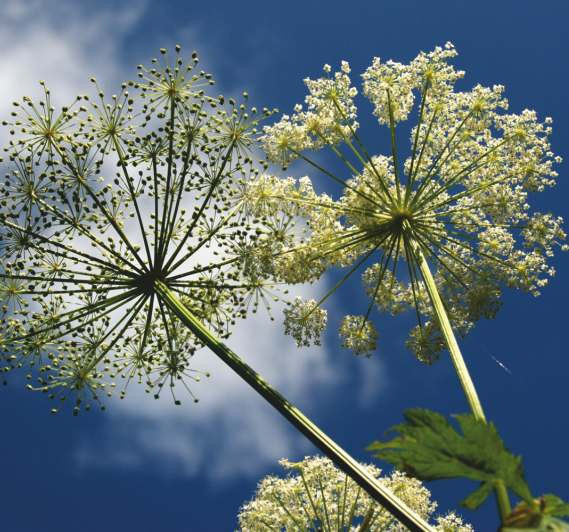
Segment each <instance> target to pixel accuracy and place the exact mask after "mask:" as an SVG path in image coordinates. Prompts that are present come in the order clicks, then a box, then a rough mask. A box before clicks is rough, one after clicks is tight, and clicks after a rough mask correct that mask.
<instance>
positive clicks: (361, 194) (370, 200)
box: [289, 148, 382, 208]
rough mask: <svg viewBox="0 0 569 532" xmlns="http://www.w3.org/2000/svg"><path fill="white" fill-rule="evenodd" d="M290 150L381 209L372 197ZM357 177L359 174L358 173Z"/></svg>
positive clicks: (297, 152) (294, 151)
mask: <svg viewBox="0 0 569 532" xmlns="http://www.w3.org/2000/svg"><path fill="white" fill-rule="evenodd" d="M289 150H290V151H291V152H292V153H294V154H295V155H296V156H298V157H300V158H301V159H303V160H304V161H306V162H307V163H308V164H310V165H311V166H314V168H316V169H317V170H320V171H321V172H322V173H323V174H324V175H327V176H328V177H330V178H331V179H332V180H333V181H336V183H339V184H340V185H342V186H344V187H346V188H348V189H350V190H351V191H352V192H353V193H354V194H357V195H358V196H360V197H361V198H364V199H365V200H367V201H369V202H371V203H373V204H374V205H376V206H377V207H379V208H381V207H382V205H380V204H379V203H377V202H376V201H375V200H374V199H373V198H372V197H371V196H368V195H367V194H364V193H363V192H362V191H361V190H358V189H357V188H356V187H353V186H352V185H350V184H349V183H347V182H346V181H344V180H343V179H340V178H339V177H337V176H335V175H334V174H333V173H332V172H329V171H328V170H326V169H325V168H323V167H322V166H320V165H319V164H318V163H316V162H314V161H313V160H312V159H309V158H308V157H306V156H305V155H303V154H302V153H300V152H299V151H296V150H294V149H293V148H289ZM356 175H357V172H356Z"/></svg>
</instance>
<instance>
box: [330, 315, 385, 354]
mask: <svg viewBox="0 0 569 532" xmlns="http://www.w3.org/2000/svg"><path fill="white" fill-rule="evenodd" d="M339 332H340V337H341V338H342V339H343V341H342V347H345V348H346V349H350V350H352V351H353V352H354V354H355V355H365V356H370V355H371V353H373V352H374V351H375V349H376V348H377V337H378V334H377V331H376V329H375V327H374V326H373V323H371V322H370V321H369V320H368V319H366V318H365V316H351V315H348V316H345V317H344V319H343V320H342V324H341V325H340V331H339Z"/></svg>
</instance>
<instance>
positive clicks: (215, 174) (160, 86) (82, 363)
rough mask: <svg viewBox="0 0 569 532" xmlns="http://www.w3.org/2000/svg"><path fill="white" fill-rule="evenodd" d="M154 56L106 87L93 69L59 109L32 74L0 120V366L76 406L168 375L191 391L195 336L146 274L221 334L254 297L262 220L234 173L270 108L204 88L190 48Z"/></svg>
mask: <svg viewBox="0 0 569 532" xmlns="http://www.w3.org/2000/svg"><path fill="white" fill-rule="evenodd" d="M160 52H161V57H160V59H154V60H153V61H152V65H151V66H150V67H149V68H146V67H144V66H139V67H138V79H137V80H136V81H131V82H127V83H123V84H122V86H121V89H120V91H119V92H118V93H117V94H113V95H112V96H110V97H107V96H105V94H104V93H103V91H102V90H101V89H100V88H99V85H98V84H97V81H96V80H95V79H92V80H91V81H92V82H93V85H94V86H95V88H96V94H95V96H94V97H88V96H78V97H77V98H76V99H75V101H74V102H73V103H72V104H71V105H69V106H68V107H63V108H61V109H60V110H58V109H56V108H55V107H54V105H53V103H52V100H51V94H50V91H49V89H48V88H47V87H46V86H45V84H44V83H43V82H41V84H42V87H43V92H44V98H43V100H41V101H39V102H34V101H32V100H31V99H30V98H28V97H24V98H23V99H22V101H21V102H15V103H14V111H13V112H12V116H11V118H10V120H9V121H5V122H4V125H6V126H8V127H9V130H10V133H11V135H12V137H11V138H12V140H11V141H10V143H9V145H8V147H7V148H5V152H6V153H7V161H6V163H7V164H6V165H5V176H4V179H3V180H2V182H1V183H0V198H1V199H0V204H1V210H0V225H1V229H0V257H1V263H0V298H1V303H2V307H1V309H0V323H1V331H2V332H1V333H0V334H1V336H0V350H1V351H0V354H1V356H2V359H0V362H2V363H1V364H0V368H1V369H2V371H3V372H4V373H6V372H8V371H10V370H12V369H14V368H19V367H22V366H28V367H30V369H31V370H30V373H29V374H28V379H29V380H30V381H31V382H30V384H29V387H30V388H31V389H34V390H40V391H43V392H45V393H46V394H48V395H49V396H50V397H52V398H54V399H58V400H62V401H63V400H65V399H66V397H67V396H68V395H72V396H73V397H74V401H75V402H74V405H73V406H74V411H75V412H77V411H79V409H80V408H82V407H85V408H86V409H88V408H89V407H90V406H91V405H92V404H93V403H100V397H101V396H102V395H104V394H109V395H110V394H111V393H112V392H113V390H114V389H115V387H117V388H118V389H119V390H120V395H121V397H122V396H123V395H124V392H125V390H126V387H127V385H128V383H129V382H130V381H133V380H134V381H138V382H141V383H143V384H144V385H145V386H146V388H147V391H148V392H151V393H152V394H154V395H155V397H158V396H159V395H160V394H161V391H162V390H163V389H164V388H166V389H168V390H169V391H168V393H171V394H172V396H173V398H174V401H175V402H176V403H179V398H178V396H177V395H176V394H175V391H174V390H175V387H176V385H180V386H183V387H186V388H187V389H188V391H189V392H190V394H192V392H191V390H190V387H189V386H188V383H189V382H191V381H197V380H199V378H200V376H201V375H202V374H201V372H200V371H198V370H196V369H194V368H193V366H192V360H191V359H192V355H193V354H194V352H195V351H196V349H198V348H199V347H201V345H202V342H200V340H198V338H196V337H195V336H194V335H193V334H192V333H191V332H190V331H189V330H188V329H186V328H183V327H180V325H179V324H178V323H177V320H176V317H175V316H174V313H173V312H172V310H171V309H170V308H168V306H167V305H165V304H164V301H163V298H161V297H159V295H158V292H157V286H158V285H159V284H161V285H162V286H165V287H167V288H168V289H169V290H170V291H171V292H172V293H175V294H176V295H177V296H178V298H179V299H180V300H181V301H182V302H183V304H184V305H185V306H186V307H187V308H188V309H190V310H191V312H192V313H193V314H194V315H195V316H196V317H197V318H198V319H199V320H200V321H201V322H203V323H205V324H207V326H208V327H209V328H210V330H211V331H212V332H215V333H216V334H218V335H221V336H222V337H225V336H227V335H228V334H229V329H230V326H231V325H232V324H233V323H234V322H235V320H236V319H237V318H240V317H243V316H244V315H245V314H246V313H247V311H248V310H254V309H255V308H256V306H257V305H258V304H259V302H260V301H263V298H264V297H265V295H264V292H265V285H266V283H265V281H264V279H263V278H261V277H260V275H259V272H252V271H243V260H242V259H243V249H245V247H246V246H251V244H252V243H254V242H255V241H256V240H257V239H258V238H259V234H260V232H261V231H262V229H261V228H260V224H259V223H255V222H254V221H253V220H248V219H247V216H246V213H245V209H244V199H243V197H242V188H243V187H242V186H241V184H240V182H241V180H242V179H243V176H244V175H249V174H250V173H252V172H254V171H255V170H254V168H253V162H252V160H251V158H250V157H249V147H250V145H251V143H252V141H253V139H254V137H255V134H256V129H255V128H256V125H257V123H258V120H259V119H260V118H262V117H264V116H267V115H268V114H270V113H269V111H267V110H266V109H265V110H263V111H262V112H260V113H258V112H257V110H256V109H255V108H250V109H249V108H248V107H247V106H246V104H245V103H242V104H238V103H236V102H235V101H234V100H232V99H230V100H228V104H225V101H224V98H223V97H222V96H219V97H211V96H209V95H208V94H207V93H206V89H207V87H208V86H210V85H212V84H213V80H212V77H211V75H210V74H207V73H205V72H204V71H199V70H198V69H197V65H198V58H197V55H196V54H195V53H194V54H193V55H192V60H191V61H190V63H189V64H184V62H183V61H182V59H181V57H180V47H179V46H177V47H176V50H175V57H174V58H173V59H172V61H171V62H170V60H169V58H168V53H167V51H166V50H164V49H162V50H161V51H160ZM246 98H247V95H246V94H244V99H245V100H246ZM192 396H193V394H192ZM54 410H55V409H54Z"/></svg>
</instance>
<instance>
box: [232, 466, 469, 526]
mask: <svg viewBox="0 0 569 532" xmlns="http://www.w3.org/2000/svg"><path fill="white" fill-rule="evenodd" d="M279 463H280V464H281V465H282V466H283V467H284V468H285V469H287V470H288V471H289V472H290V474H289V475H288V476H287V477H286V478H279V477H275V476H268V477H265V478H264V479H263V480H261V482H260V483H259V486H258V488H257V492H256V494H255V497H254V498H253V499H252V500H251V501H250V502H248V503H246V504H245V505H243V507H242V508H241V510H240V513H239V530H242V531H243V532H263V531H275V530H279V531H280V530H287V531H288V530H303V531H309V530H313V531H318V530H322V531H324V532H337V531H341V532H348V531H354V532H355V531H370V532H371V531H376V532H379V531H390V532H396V531H403V530H407V528H406V527H404V526H403V525H401V524H400V523H399V522H398V521H397V520H395V519H393V518H392V517H391V516H390V515H389V514H388V513H387V512H386V511H385V509H384V508H382V507H381V506H379V505H378V504H377V503H375V501H373V500H372V499H370V498H369V497H368V496H367V495H366V494H365V492H363V491H362V489H361V488H360V487H359V486H358V485H357V484H355V483H354V482H353V481H352V480H351V479H350V478H349V477H348V476H346V475H345V474H344V473H342V472H341V471H339V470H338V469H337V468H335V467H334V464H332V462H331V461H330V460H328V459H327V458H322V457H317V456H313V457H306V458H305V459H304V460H302V461H301V462H296V463H292V462H289V461H288V460H281V461H280V462H279ZM362 467H365V468H366V469H367V471H368V472H369V473H370V474H371V475H373V476H374V477H376V478H377V479H378V480H379V482H381V483H382V484H383V485H385V486H386V487H388V488H389V489H390V490H392V491H394V492H395V493H397V495H398V496H399V497H400V498H401V499H402V500H404V501H405V502H406V503H407V504H408V505H409V506H410V507H411V508H413V509H414V510H415V511H416V512H417V513H418V514H419V515H421V517H423V518H424V519H426V520H427V519H429V518H431V517H433V514H434V512H435V510H436V507H437V503H436V502H433V501H432V500H431V497H430V496H431V494H430V492H429V490H427V488H425V487H424V486H423V485H422V484H421V482H420V481H418V480H417V479H414V478H411V477H408V476H406V475H404V474H403V473H399V472H397V471H396V472H394V473H393V474H391V475H389V476H384V477H382V476H381V470H379V469H378V468H377V467H375V466H373V465H364V464H362ZM435 522H436V524H435V525H434V529H435V530H438V531H440V532H471V531H472V527H471V526H470V525H468V524H465V523H463V522H462V520H461V519H460V517H458V516H456V515H455V514H453V513H450V514H448V515H446V516H444V517H441V516H439V517H436V518H435Z"/></svg>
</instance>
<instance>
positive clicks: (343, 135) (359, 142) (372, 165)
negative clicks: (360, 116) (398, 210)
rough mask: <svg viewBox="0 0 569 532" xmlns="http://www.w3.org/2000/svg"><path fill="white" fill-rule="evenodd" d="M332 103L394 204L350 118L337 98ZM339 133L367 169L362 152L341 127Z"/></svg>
mask: <svg viewBox="0 0 569 532" xmlns="http://www.w3.org/2000/svg"><path fill="white" fill-rule="evenodd" d="M332 101H333V102H334V106H335V107H336V109H337V110H338V112H339V113H340V115H341V116H342V118H343V119H344V120H345V121H346V123H347V125H348V128H349V130H350V133H351V134H352V136H353V137H354V138H355V139H356V141H357V143H358V144H359V146H360V148H361V150H362V152H363V154H364V155H365V157H366V159H367V163H369V164H370V165H371V168H372V170H373V172H374V174H375V176H376V177H377V180H378V181H379V183H380V185H381V187H382V188H383V190H384V192H385V193H386V194H387V197H388V198H389V200H390V201H391V202H393V198H392V197H391V192H390V191H389V187H388V186H387V184H386V183H385V182H384V180H383V178H382V177H381V175H380V174H379V172H378V171H377V168H376V167H375V164H374V163H373V159H372V158H371V156H370V155H369V153H368V151H367V150H366V149H365V146H364V145H363V143H362V142H361V141H360V139H359V137H358V135H357V134H356V131H355V130H354V128H353V127H352V126H351V124H350V121H349V120H348V117H347V116H346V115H345V113H344V112H343V111H342V108H341V107H340V105H338V102H337V100H336V98H333V99H332ZM338 132H339V133H340V134H341V135H342V138H343V139H344V142H345V143H346V145H347V146H348V147H349V148H350V149H351V150H352V152H353V153H354V155H355V156H356V157H357V158H358V160H359V161H360V162H361V163H362V165H363V166H364V168H365V166H366V164H367V163H366V161H364V159H363V158H362V156H361V155H360V152H359V151H358V150H357V148H356V147H355V146H354V145H353V143H352V141H351V140H350V138H349V137H348V136H346V135H345V134H344V131H343V130H342V128H340V127H339V128H338ZM382 199H383V198H382Z"/></svg>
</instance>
